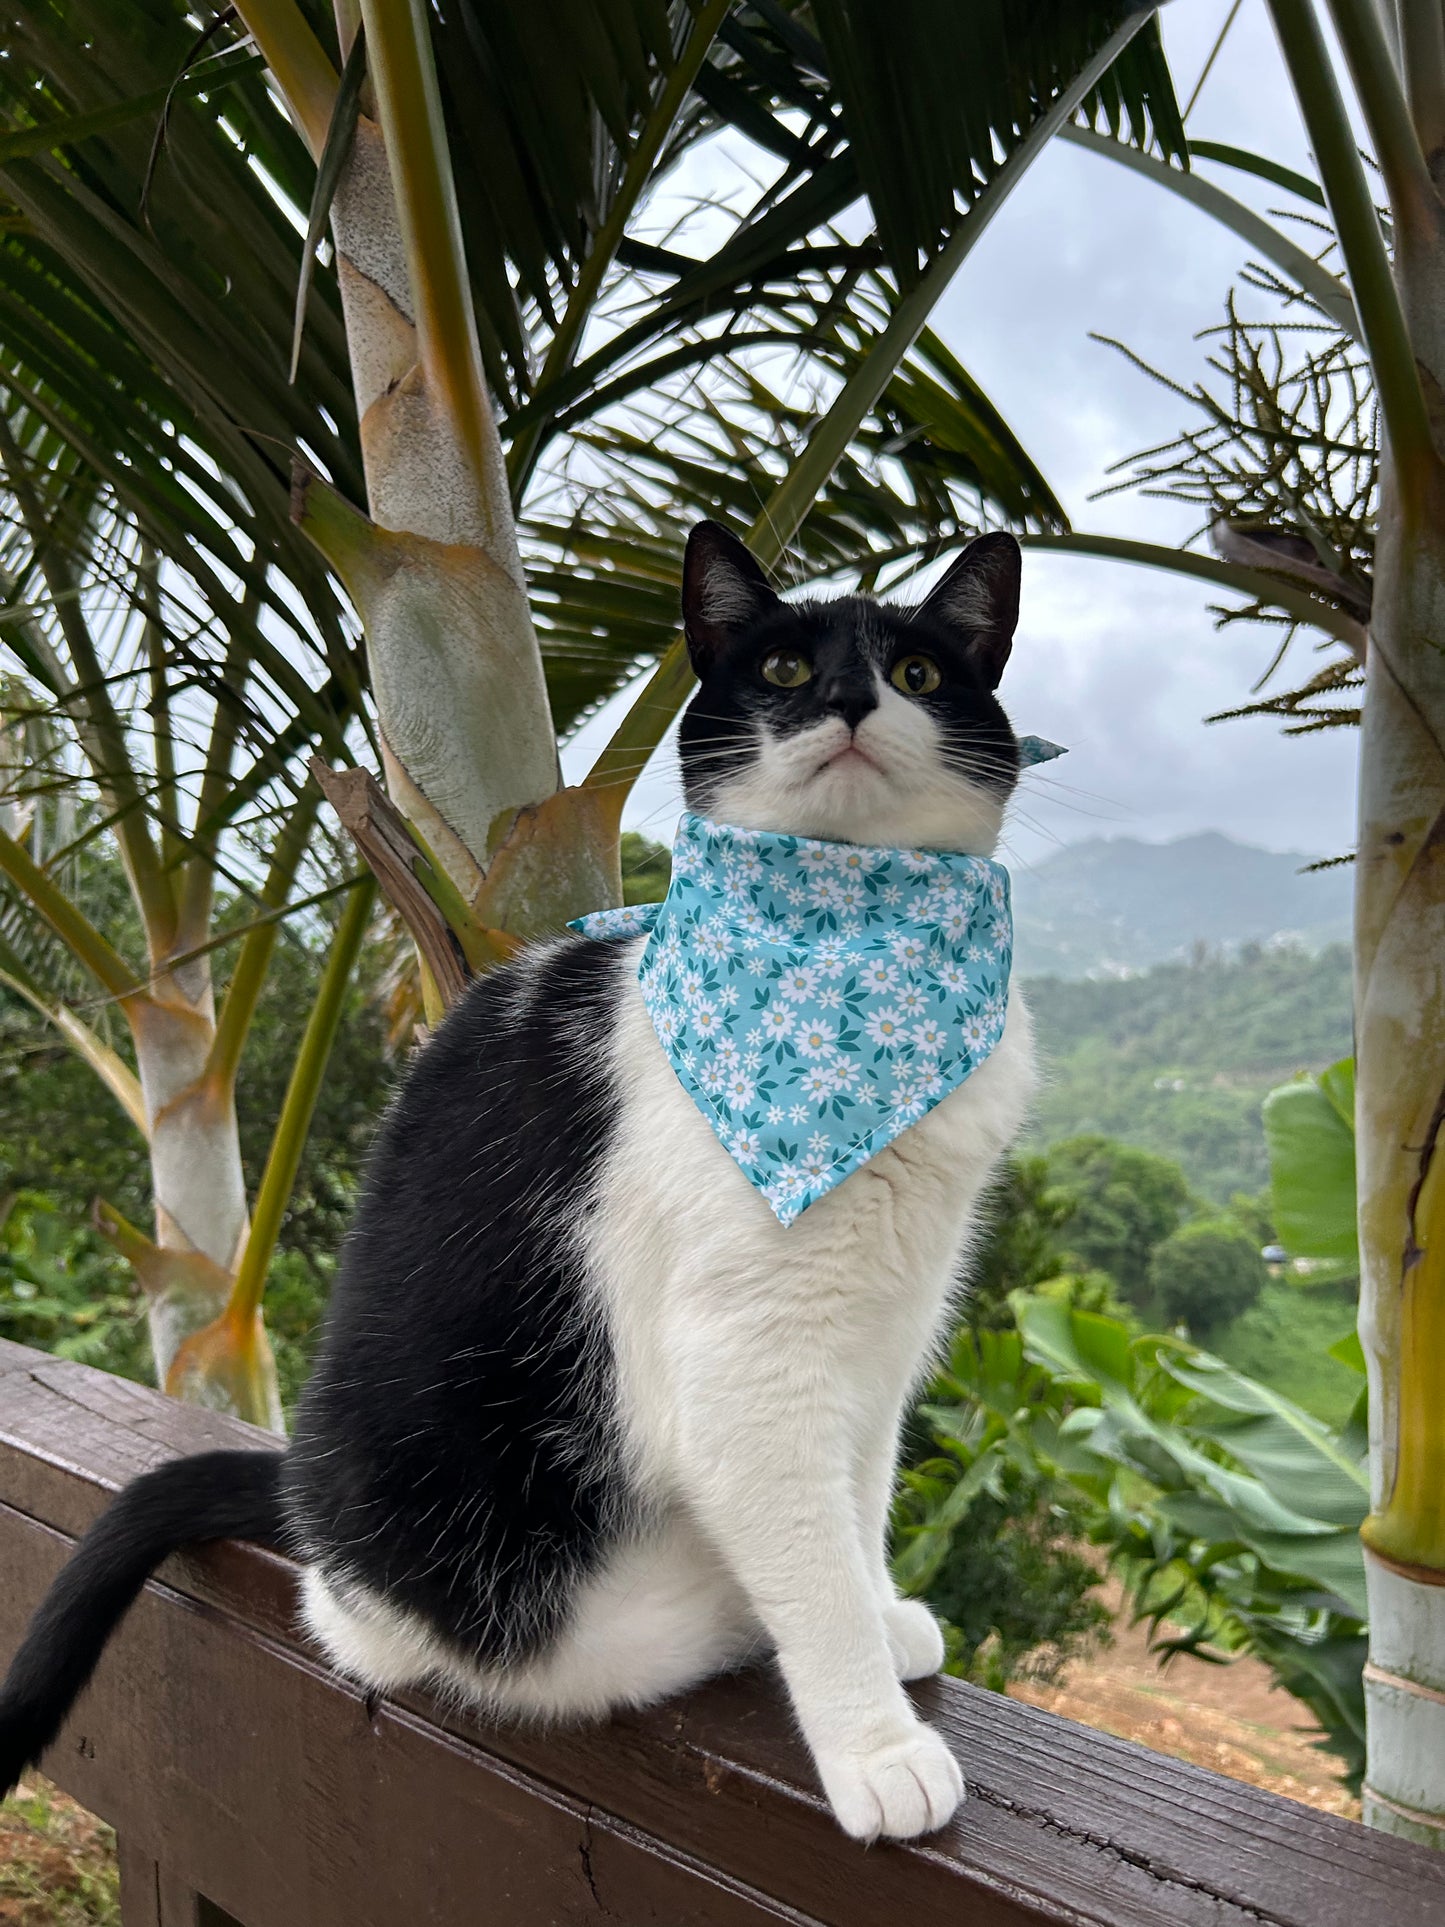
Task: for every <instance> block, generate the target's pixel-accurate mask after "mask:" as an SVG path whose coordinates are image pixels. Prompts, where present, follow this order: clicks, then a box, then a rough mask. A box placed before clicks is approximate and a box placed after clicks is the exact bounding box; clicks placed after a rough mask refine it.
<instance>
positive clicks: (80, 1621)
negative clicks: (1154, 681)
mask: <svg viewBox="0 0 1445 1927" xmlns="http://www.w3.org/2000/svg"><path fill="white" fill-rule="evenodd" d="M1017 562H1018V555H1017V546H1016V545H1015V544H1014V543H1013V541H1012V538H1011V537H1002V536H985V537H982V538H980V541H979V542H978V543H975V544H974V545H973V546H972V548H971V549H970V550H969V551H967V552H966V553H965V555H964V556H963V557H961V558H960V560H959V561H958V562H956V563H955V564H954V566H953V568H952V569H950V571H949V572H948V574H947V575H946V576H945V577H944V579H943V581H942V582H941V583H940V585H939V587H938V588H937V589H936V590H935V591H934V593H933V595H932V596H930V597H929V599H928V601H927V602H925V603H924V604H923V606H922V607H921V608H919V609H917V610H913V611H911V612H900V611H896V610H888V609H884V608H882V607H880V606H879V605H878V604H876V603H873V602H870V601H867V600H865V599H864V598H861V597H851V598H846V599H844V600H842V601H840V602H835V603H831V604H821V603H807V604H802V605H796V606H785V605H784V604H783V603H781V602H780V601H779V600H778V598H777V597H776V596H775V595H774V594H773V592H772V590H771V589H769V587H768V585H767V582H766V580H765V578H764V577H763V575H762V572H761V570H759V568H758V567H757V564H756V563H755V562H754V561H753V559H752V557H751V556H749V555H748V554H747V551H746V550H745V549H743V547H742V545H741V544H740V543H738V542H736V540H735V539H734V538H733V537H731V536H729V535H728V534H727V533H726V531H724V530H722V529H720V528H718V527H717V525H716V524H713V523H704V524H703V525H702V526H701V528H699V529H697V530H695V531H694V532H693V536H692V538H691V540H690V542H689V544H688V553H687V565H686V583H685V590H684V615H685V618H686V624H687V631H688V640H689V645H690V647H691V649H692V653H693V659H694V662H695V664H696V666H697V668H698V670H699V674H700V678H701V687H700V689H699V692H698V694H697V696H696V697H695V698H694V700H693V702H692V704H691V705H690V707H689V709H688V711H687V714H686V716H685V717H684V719H683V725H682V732H681V739H680V747H681V753H682V763H683V778H684V786H685V788H686V790H687V794H688V799H689V801H690V802H691V803H692V804H693V806H694V807H697V808H703V809H705V808H706V806H707V794H708V781H707V772H708V770H709V769H710V768H713V767H715V766H716V764H717V762H718V755H717V751H718V745H719V743H720V742H724V743H732V744H734V745H735V746H736V747H737V748H738V750H739V751H740V752H742V753H747V751H748V749H749V748H750V746H751V744H752V743H753V742H754V741H755V738H756V719H757V717H758V716H759V714H760V713H761V712H763V711H764V710H765V711H766V716H767V723H768V727H769V728H772V729H774V730H783V731H786V730H788V729H801V728H804V727H806V726H807V725H808V724H809V723H811V722H815V721H817V720H818V719H819V718H820V717H821V716H822V715H824V714H827V713H830V712H831V713H836V714H842V715H845V716H848V717H850V718H852V719H853V720H854V721H855V722H856V721H857V719H858V718H859V717H861V716H862V715H863V714H866V712H867V710H868V709H869V708H871V707H872V706H873V704H874V702H875V700H876V692H875V688H874V671H875V668H876V667H881V668H882V669H883V670H884V672H885V673H886V672H887V670H888V669H889V668H890V667H891V665H892V663H893V662H895V661H896V660H897V658H898V657H899V656H900V655H904V654H907V653H910V652H915V651H919V650H923V651H926V652H927V653H928V654H929V655H931V656H932V657H933V658H934V659H935V660H936V661H937V662H938V663H939V665H940V667H941V668H942V669H943V671H944V682H943V684H942V686H941V687H940V689H939V690H938V691H937V692H935V693H933V694H930V695H927V696H923V697H920V698H919V700H920V701H923V702H926V703H928V705H929V707H930V709H931V711H932V712H933V714H934V715H935V716H936V717H937V719H938V720H939V722H940V723H941V724H942V726H943V730H944V734H945V737H946V739H947V741H948V743H949V745H950V753H951V754H956V755H957V757H958V759H959V762H960V766H961V767H966V769H967V771H968V773H969V775H970V776H972V777H973V779H974V780H975V781H989V782H991V783H993V785H994V786H995V787H996V788H997V789H998V790H999V791H1000V793H1001V794H1003V793H1006V792H1007V791H1008V790H1009V789H1011V788H1012V786H1013V782H1014V780H1015V777H1016V775H1017V770H1018V751H1017V746H1016V744H1015V741H1014V737H1013V733H1012V731H1011V729H1010V728H1009V725H1008V721H1007V718H1006V717H1005V716H1004V713H1003V711H1002V710H1001V709H1000V708H999V706H998V703H997V702H996V701H995V700H994V696H993V687H994V684H995V683H996V682H997V680H998V672H999V671H1000V670H1001V668H1002V664H1003V660H1004V658H1005V657H1006V656H1007V653H1008V641H1009V637H1010V635H1011V634H1012V629H1013V622H1014V617H1015V615H1016V613H1017ZM1010 596H1012V605H1010ZM780 647H790V648H791V647H800V648H803V649H805V650H806V652H807V654H808V655H809V657H810V660H811V661H812V662H813V664H814V667H815V674H814V677H813V679H812V681H811V682H809V683H807V684H806V685H805V686H804V687H803V688H801V689H799V690H779V689H777V688H774V687H772V686H771V685H769V684H767V683H765V682H764V681H763V679H762V677H761V675H760V674H759V664H760V663H761V661H762V659H763V657H764V656H765V655H766V654H767V653H768V652H769V650H771V649H775V648H780ZM630 955H631V953H630V951H629V950H626V949H623V948H620V947H619V946H618V945H616V944H608V943H600V944H599V943H588V942H584V941H581V940H576V941H573V940H565V941H562V942H559V943H558V944H556V945H555V946H554V947H553V948H552V949H550V950H549V951H547V952H545V953H542V954H541V955H536V954H534V955H533V956H531V957H528V958H526V959H524V960H522V961H521V962H520V963H518V964H515V965H513V966H511V967H509V968H507V969H504V970H500V971H497V972H496V973H494V974H493V975H492V976H490V977H487V978H486V979H484V980H482V981H481V982H479V983H477V984H474V985H473V986H472V987H471V988H470V989H469V990H468V992H467V994H466V995H465V996H464V997H463V998H462V999H461V1001H460V1002H459V1003H458V1005H457V1006H456V1008H455V1009H454V1010H453V1011H452V1012H451V1014H450V1015H449V1016H448V1018H447V1019H446V1021H445V1023H443V1024H442V1025H441V1026H440V1028H439V1029H438V1031H437V1034H436V1036H435V1037H434V1038H432V1040H431V1041H430V1042H429V1043H428V1044H427V1045H426V1047H425V1049H424V1050H423V1051H422V1052H421V1053H420V1055H419V1057H418V1059H417V1060H416V1062H415V1064H414V1065H413V1067H412V1069H411V1070H410V1072H409V1074H408V1076H407V1079H406V1082H405V1085H404V1087H403V1089H402V1091H401V1093H400V1095H399V1096H398V1097H397V1099H396V1101H395V1103H394V1104H393V1106H392V1107H391V1110H390V1111H389V1113H388V1115H387V1117H386V1119H385V1121H384V1122H383V1124H382V1127H381V1130H380V1132H379V1134H378V1138H377V1142H376V1146H375V1149H374V1151H373V1154H372V1157H371V1161H370V1166H369V1170H368V1175H367V1180H366V1185H365V1189H364V1192H363V1196H362V1199H361V1203H360V1206H359V1208H358V1210H357V1213H356V1219H355V1222H354V1224H353V1227H352V1229H351V1231H350V1233H349V1235H348V1237H347V1240H346V1244H345V1248H344V1251H343V1254H342V1261H341V1266H340V1270H339V1274H338V1277H337V1281H336V1285H335V1288H334V1291H333V1294H332V1301H331V1305H330V1308H329V1311H328V1315H327V1323H326V1331H325V1336H324V1340H323V1343H322V1347H321V1354H320V1358H319V1361H318V1363H317V1366H316V1369H315V1372H314V1374H313V1377H312V1380H311V1383H310V1384H309V1385H308V1387H307V1390H306V1393H305V1397H304V1399H303V1402H302V1407H301V1412H300V1415H299V1419H298V1423H297V1428H296V1437H295V1439H294V1441H293V1443H292V1445H291V1447H290V1449H289V1451H288V1452H287V1453H286V1455H285V1457H284V1460H283V1459H282V1458H281V1457H280V1455H276V1456H271V1455H267V1454H260V1453H249V1452H240V1453H208V1454H206V1455H204V1456H203V1457H200V1458H197V1459H190V1460H181V1461H179V1462H177V1463H175V1464H172V1465H168V1466H165V1467H163V1468H161V1469H160V1470H159V1471H157V1472H154V1473H150V1474H148V1475H147V1476H146V1477H145V1478H143V1479H140V1480H138V1481H137V1482H136V1483H135V1484H134V1485H133V1486H131V1487H129V1488H128V1489H127V1490H126V1491H125V1492H124V1493H123V1494H122V1495H121V1497H120V1498H119V1499H118V1500H117V1501H116V1503H115V1505H114V1506H113V1507H112V1508H111V1509H110V1511H108V1512H107V1513H106V1514H105V1515H104V1516H103V1517H102V1518H101V1519H100V1520H99V1521H98V1522H97V1524H96V1525H95V1526H94V1527H93V1528H92V1529H91V1531H90V1533H89V1534H88V1535H87V1536H86V1538H85V1539H84V1540H83V1541H82V1543H81V1545H80V1547H79V1548H78V1549H77V1551H76V1554H75V1556H74V1558H73V1559H72V1560H71V1562H70V1564H69V1565H68V1566H67V1567H66V1568H65V1571H64V1572H63V1573H62V1574H61V1576H60V1578H59V1579H58V1580H57V1581H56V1584H55V1586H54V1587H53V1588H52V1590H51V1592H50V1594H49V1595H48V1597H47V1598H46V1600H45V1602H44V1604H43V1605H42V1606H41V1608H40V1611H39V1612H38V1614H37V1615H36V1618H35V1620H34V1622H33V1624H32V1626H31V1628H30V1631H29V1632H28V1633H27V1635H26V1638H25V1642H24V1644H23V1645H22V1647H21V1649H20V1652H19V1653H18V1654H17V1656H16V1658H15V1661H14V1663H13V1665H12V1667H11V1670H10V1674H9V1677H8V1679H7V1680H6V1682H5V1685H4V1688H3V1689H0V1790H3V1789H4V1788H6V1787H8V1786H10V1785H12V1784H13V1783H14V1780H15V1779H16V1777H17V1776H18V1775H19V1773H20V1772H21V1771H22V1770H23V1768H24V1767H25V1766H27V1765H29V1764H30V1763H31V1762H32V1761H34V1759H35V1758H36V1756H37V1755H38V1754H39V1753H40V1751H41V1750H42V1749H43V1748H44V1747H45V1746H46V1745H48V1744H49V1743H50V1741H51V1740H52V1739H53V1738H54V1736H55V1734H56V1732H57V1731H58V1730H59V1727H60V1724H61V1722H62V1720H63V1719H64V1717H65V1715H66V1713H67V1712H68V1710H69V1708H70V1705H71V1703H72V1702H73V1700H74V1699H75V1696H76V1695H77V1694H78V1693H79V1692H80V1690H81V1688H82V1687H83V1686H84V1684H85V1682H86V1680H87V1679H88V1678H89V1677H90V1674H91V1672H92V1671H93V1669H94V1667H95V1664H96V1661H97V1660H98V1658H99V1657H100V1654H101V1651H102V1649H103V1647H104V1644H105V1641H106V1639H107V1638H108V1636H109V1634H110V1633H111V1631H112V1630H113V1629H114V1627H115V1626H116V1625H117V1623H118V1622H119V1620H120V1618H121V1616H122V1615H123V1614H124V1612H125V1610H126V1608H127V1607H128V1606H129V1604H130V1603H131V1601H132V1600H133V1599H134V1597H135V1595H136V1594H137V1592H138V1591H139V1590H140V1588H141V1586H142V1585H143V1584H144V1581H145V1578H146V1576H147V1574H148V1573H149V1572H150V1571H151V1570H152V1569H153V1568H154V1566H156V1565H157V1564H158V1563H159V1562H160V1560H161V1559H162V1558H164V1557H165V1555H166V1554H167V1553H169V1552H171V1551H173V1550H174V1549H175V1548H176V1547H178V1546H181V1545H184V1544H187V1543H190V1542H193V1541H197V1540H202V1539H207V1538H216V1537H220V1536H224V1535H243V1536H247V1537H253V1538H255V1537H265V1538H276V1537H278V1536H284V1539H285V1542H286V1543H287V1544H288V1545H289V1546H290V1547H291V1548H292V1549H293V1550H295V1551H296V1552H298V1553H299V1554H300V1555H301V1556H302V1557H304V1558H306V1559H307V1560H310V1561H314V1562H316V1563H317V1564H319V1565H320V1566H321V1567H322V1568H323V1570H324V1571H325V1572H326V1574H327V1576H328V1578H330V1579H331V1580H333V1581H335V1582H338V1583H339V1584H340V1586H341V1588H342V1590H343V1591H344V1590H345V1585H346V1582H347V1581H352V1582H356V1583H359V1584H361V1585H363V1586H365V1587H366V1588H367V1589H368V1590H370V1591H372V1592H378V1593H383V1594H385V1595H386V1597H387V1598H388V1599H389V1600H391V1601H392V1602H394V1603H395V1604H397V1605H398V1606H401V1607H403V1608H405V1609H406V1610H408V1611H409V1612H410V1613H412V1614H413V1615H415V1616H416V1617H417V1618H419V1619H420V1620H421V1621H423V1622H424V1623H425V1624H426V1625H427V1626H428V1627H429V1628H430V1629H431V1630H432V1631H433V1632H434V1633H435V1634H436V1635H437V1636H438V1637H439V1639H440V1640H441V1641H442V1642H443V1643H444V1644H445V1645H447V1646H449V1647H450V1648H451V1649H452V1650H453V1651H456V1652H458V1653H461V1654H463V1655H465V1656H466V1657H468V1658H470V1659H472V1660H475V1661H479V1662H484V1663H488V1664H496V1663H506V1662H509V1661H516V1660H518V1659H521V1658H525V1657H526V1656H528V1655H529V1654H532V1653H535V1652H537V1651H538V1650H539V1649H541V1648H542V1647H543V1646H545V1645H546V1643H547V1641H548V1640H549V1638H551V1637H553V1636H554V1635H555V1634H556V1632H557V1631H558V1629H559V1628H560V1626H561V1625H562V1624H563V1623H564V1621H565V1619H566V1616H567V1613H568V1610H569V1607H570V1604H571V1601H572V1599H573V1597H574V1595H575V1593H576V1589H577V1586H578V1584H579V1582H580V1581H581V1580H582V1579H583V1578H585V1577H586V1576H587V1574H588V1573H590V1572H592V1571H594V1570H595V1569H596V1568H597V1567H598V1565H599V1563H600V1562H601V1560H602V1558H603V1556H604V1554H605V1552H606V1551H607V1549H608V1547H609V1545H611V1544H612V1543H613V1542H614V1541H615V1540H616V1539H617V1538H618V1537H619V1536H620V1535H623V1534H625V1533H628V1532H630V1531H633V1530H635V1529H637V1528H638V1527H639V1526H640V1524H641V1523H642V1520H641V1514H640V1504H639V1501H638V1499H637V1496H636V1494H635V1493H633V1492H632V1491H631V1490H630V1489H629V1486H628V1481H627V1478H626V1475H625V1472H624V1470H623V1467H622V1464H621V1461H620V1455H619V1450H618V1426H617V1422H616V1420H617V1414H616V1410H615V1385H614V1378H615V1374H614V1369H613V1362H612V1359H611V1356H610V1352H609V1349H608V1342H607V1338H606V1333H605V1328H604V1327H603V1325H602V1323H601V1321H600V1320H599V1319H598V1318H596V1317H595V1316H593V1315H590V1307H589V1306H588V1304H587V1302H586V1297H585V1293H586V1290H587V1286H586V1281H585V1279H584V1278H583V1277H582V1276H581V1275H580V1266H579V1263H578V1260H577V1256H576V1253H575V1246H574V1240H573V1234H574V1233H575V1231H576V1229H577V1227H578V1225H579V1223H581V1222H582V1221H583V1220H584V1218H585V1215H586V1214H587V1213H589V1212H591V1211H593V1210H594V1209H596V1206H597V1199H596V1196H595V1181H596V1176H597V1173H598V1172H599V1171H600V1169H601V1168H602V1166H603V1163H604V1160H605V1155H606V1151H607V1148H608V1145H609V1143H610V1141H611V1138H612V1135H613V1132H614V1128H615V1124H616V1116H617V1095H616V1092H615V1090H614V1088H613V1083H612V1077H611V1072H610V1070H609V1048H610V1043H611V1038H612V1034H613V1029H614V1022H615V1012H616V1007H617V1000H618V996H619V992H620V973H621V972H622V971H623V970H624V969H625V968H626V967H627V964H628V962H629V960H630Z"/></svg>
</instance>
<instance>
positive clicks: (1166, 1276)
mask: <svg viewBox="0 0 1445 1927" xmlns="http://www.w3.org/2000/svg"><path fill="white" fill-rule="evenodd" d="M1268 1275H1269V1274H1268V1273H1267V1272H1266V1270H1265V1266H1264V1260H1263V1258H1261V1257H1260V1255H1259V1246H1258V1244H1257V1243H1256V1241H1255V1239H1254V1238H1253V1237H1251V1235H1250V1233H1249V1232H1248V1231H1247V1230H1245V1228H1244V1226H1243V1225H1241V1224H1239V1223H1238V1222H1237V1221H1236V1220H1235V1219H1233V1218H1194V1219H1191V1221H1190V1222H1189V1223H1188V1224H1182V1225H1180V1227H1179V1229H1178V1230H1177V1231H1172V1232H1171V1233H1170V1234H1169V1236H1168V1237H1167V1238H1165V1239H1164V1240H1163V1242H1162V1243H1160V1244H1157V1245H1156V1246H1155V1247H1154V1251H1153V1254H1152V1255H1151V1257H1150V1259H1149V1285H1150V1289H1151V1290H1152V1292H1153V1294H1154V1298H1155V1301H1156V1303H1157V1304H1158V1306H1159V1311H1160V1314H1161V1316H1162V1317H1163V1319H1164V1321H1165V1323H1166V1324H1169V1325H1183V1326H1185V1327H1187V1329H1188V1330H1189V1332H1190V1334H1191V1336H1193V1337H1195V1338H1211V1337H1213V1335H1214V1334H1215V1333H1216V1332H1217V1331H1219V1330H1220V1329H1221V1328H1222V1327H1223V1326H1225V1325H1227V1324H1229V1323H1230V1321H1231V1320H1232V1319H1235V1318H1238V1317H1239V1315H1240V1314H1241V1313H1242V1312H1246V1311H1248V1310H1249V1308H1250V1306H1251V1305H1252V1304H1253V1303H1254V1302H1255V1300H1256V1299H1257V1298H1258V1297H1259V1294H1260V1293H1261V1292H1262V1291H1263V1290H1264V1285H1265V1280H1266V1278H1267V1277H1268Z"/></svg>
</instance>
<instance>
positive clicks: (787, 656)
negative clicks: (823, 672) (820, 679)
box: [759, 649, 813, 689]
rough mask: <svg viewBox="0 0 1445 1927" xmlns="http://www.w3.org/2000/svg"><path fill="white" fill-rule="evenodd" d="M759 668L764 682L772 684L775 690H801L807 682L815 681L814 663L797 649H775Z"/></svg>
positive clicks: (764, 658)
mask: <svg viewBox="0 0 1445 1927" xmlns="http://www.w3.org/2000/svg"><path fill="white" fill-rule="evenodd" d="M759 667H760V669H761V670H762V672H763V681H764V682H770V683H772V685H773V687H774V688H775V689H801V688H802V686H803V684H804V683H805V682H811V681H812V680H813V665H812V663H810V662H809V661H808V658H807V657H806V656H800V655H799V654H798V652H797V650H796V649H774V650H773V652H772V654H771V655H768V656H764V657H763V660H762V662H761V663H760V664H759Z"/></svg>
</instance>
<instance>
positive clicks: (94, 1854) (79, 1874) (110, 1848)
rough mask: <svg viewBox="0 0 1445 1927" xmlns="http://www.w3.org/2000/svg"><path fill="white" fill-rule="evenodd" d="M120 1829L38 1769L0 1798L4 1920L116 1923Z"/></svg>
mask: <svg viewBox="0 0 1445 1927" xmlns="http://www.w3.org/2000/svg"><path fill="white" fill-rule="evenodd" d="M119 1922H120V1880H119V1876H118V1874H117V1871H116V1864H115V1835H114V1834H113V1833H112V1832H111V1830H110V1828H109V1827H108V1826H106V1825H105V1824H104V1823H103V1822H102V1821H100V1820H97V1819H96V1818H95V1817H94V1815H93V1814H89V1813H87V1812H86V1811H85V1808H84V1807H80V1806H77V1805H76V1804H75V1802H74V1800H72V1799H69V1798H68V1797H67V1796H66V1795H65V1794H63V1793H62V1792H61V1791H60V1789H59V1788H58V1787H54V1786H51V1784H50V1782H49V1781H48V1780H45V1779H42V1778H41V1776H40V1775H39V1774H38V1773H32V1774H28V1775H27V1776H26V1778H25V1779H24V1780H23V1781H22V1782H21V1784H20V1786H18V1787H17V1788H16V1790H15V1792H14V1794H13V1795H12V1796H11V1798H10V1799H8V1800H6V1801H5V1802H4V1803H3V1804H0V1927H119Z"/></svg>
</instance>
